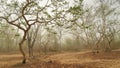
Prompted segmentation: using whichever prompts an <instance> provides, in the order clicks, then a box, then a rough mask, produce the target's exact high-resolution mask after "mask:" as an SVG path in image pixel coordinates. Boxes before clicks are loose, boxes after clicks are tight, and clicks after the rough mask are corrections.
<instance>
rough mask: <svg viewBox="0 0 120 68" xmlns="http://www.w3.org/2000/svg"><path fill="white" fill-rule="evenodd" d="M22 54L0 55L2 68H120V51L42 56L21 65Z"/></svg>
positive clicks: (0, 66)
mask: <svg viewBox="0 0 120 68" xmlns="http://www.w3.org/2000/svg"><path fill="white" fill-rule="evenodd" d="M21 59H22V56H21V55H20V54H11V55H4V54H1V55H0V68H120V51H113V52H107V53H104V52H100V53H98V54H93V53H92V52H72V53H61V54H54V55H42V56H40V57H35V58H33V59H32V60H31V59H29V58H28V61H27V63H26V64H21V63H20V62H21Z"/></svg>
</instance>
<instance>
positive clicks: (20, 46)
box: [19, 40, 26, 64]
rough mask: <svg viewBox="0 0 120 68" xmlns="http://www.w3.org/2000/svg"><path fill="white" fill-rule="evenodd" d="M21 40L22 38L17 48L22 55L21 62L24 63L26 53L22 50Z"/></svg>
mask: <svg viewBox="0 0 120 68" xmlns="http://www.w3.org/2000/svg"><path fill="white" fill-rule="evenodd" d="M23 42H24V40H22V41H21V42H20V44H19V49H20V52H21V54H22V55H23V60H22V63H23V64H25V63H26V55H25V52H24V51H23V48H22V45H23Z"/></svg>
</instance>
